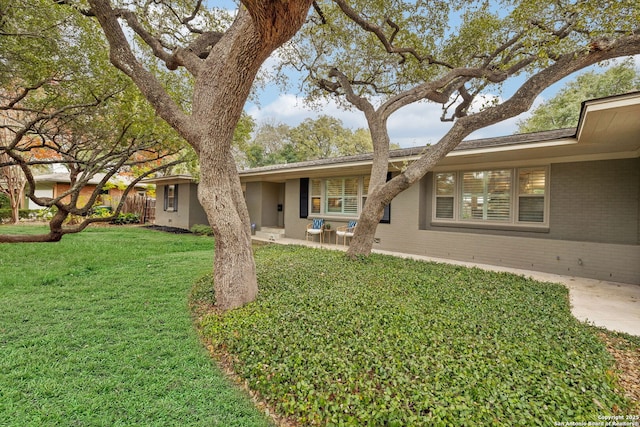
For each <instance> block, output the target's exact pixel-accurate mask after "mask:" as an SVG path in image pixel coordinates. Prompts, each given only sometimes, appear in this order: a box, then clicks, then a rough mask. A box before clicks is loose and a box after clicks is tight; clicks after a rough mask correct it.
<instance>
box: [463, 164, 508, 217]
mask: <svg viewBox="0 0 640 427" xmlns="http://www.w3.org/2000/svg"><path fill="white" fill-rule="evenodd" d="M461 218H462V219H464V220H480V221H509V220H510V219H511V171H510V170H495V171H476V172H464V173H463V174H462V207H461Z"/></svg>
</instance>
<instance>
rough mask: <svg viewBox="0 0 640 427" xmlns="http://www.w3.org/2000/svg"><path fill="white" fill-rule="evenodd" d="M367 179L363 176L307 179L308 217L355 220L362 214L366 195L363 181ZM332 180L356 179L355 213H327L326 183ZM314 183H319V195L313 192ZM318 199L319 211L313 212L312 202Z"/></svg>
mask: <svg viewBox="0 0 640 427" xmlns="http://www.w3.org/2000/svg"><path fill="white" fill-rule="evenodd" d="M366 178H367V177H365V176H354V175H350V176H335V177H327V178H311V179H309V211H308V212H309V215H310V216H319V217H323V218H336V219H357V218H358V217H359V216H360V213H361V212H362V207H363V205H364V202H365V201H366V199H367V194H366V192H365V188H364V181H365V179H366ZM334 179H342V180H346V179H357V180H358V192H357V194H356V196H355V198H356V203H357V207H356V212H355V213H340V212H329V211H328V210H327V199H328V195H327V181H329V180H334ZM314 181H316V182H317V181H319V182H320V194H316V193H314V191H313V187H314V185H313V184H314ZM318 198H319V199H320V211H319V212H318V211H314V209H313V200H314V199H318Z"/></svg>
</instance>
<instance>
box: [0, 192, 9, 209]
mask: <svg viewBox="0 0 640 427" xmlns="http://www.w3.org/2000/svg"><path fill="white" fill-rule="evenodd" d="M10 207H11V202H10V201H9V196H7V195H6V194H4V193H0V210H1V209H6V208H10Z"/></svg>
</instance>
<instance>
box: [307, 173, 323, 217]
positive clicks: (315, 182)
mask: <svg viewBox="0 0 640 427" xmlns="http://www.w3.org/2000/svg"><path fill="white" fill-rule="evenodd" d="M310 187H311V191H310V194H309V198H310V200H311V213H312V214H319V213H320V212H321V211H322V206H321V204H322V181H321V180H319V179H312V180H311V184H310Z"/></svg>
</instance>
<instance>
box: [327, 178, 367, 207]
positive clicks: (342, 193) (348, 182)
mask: <svg viewBox="0 0 640 427" xmlns="http://www.w3.org/2000/svg"><path fill="white" fill-rule="evenodd" d="M325 183H326V191H325V194H326V199H325V200H326V201H325V206H326V212H327V213H331V214H340V215H354V216H355V215H357V214H358V186H359V179H358V178H332V179H327V180H326V181H325Z"/></svg>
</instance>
